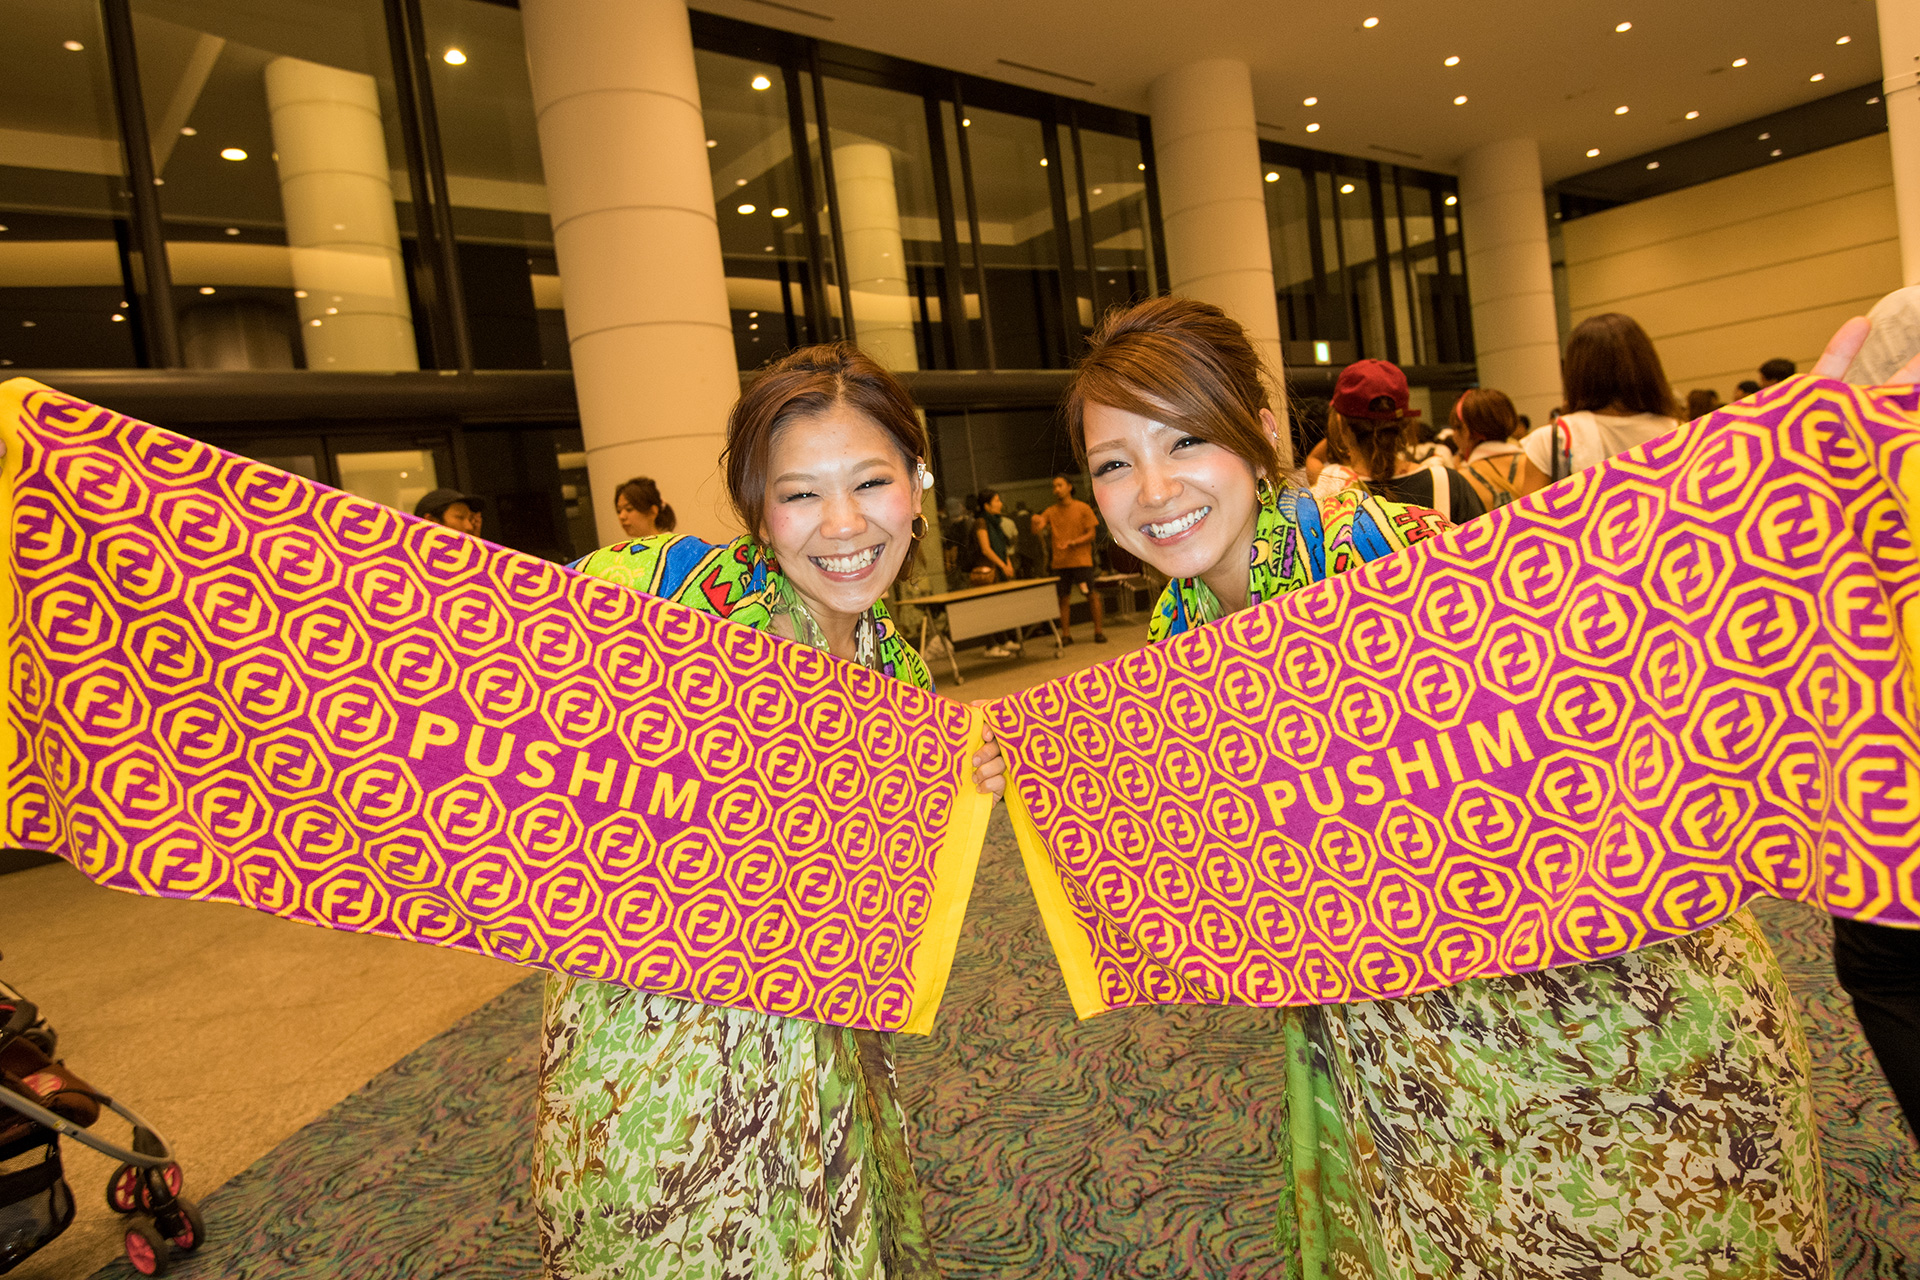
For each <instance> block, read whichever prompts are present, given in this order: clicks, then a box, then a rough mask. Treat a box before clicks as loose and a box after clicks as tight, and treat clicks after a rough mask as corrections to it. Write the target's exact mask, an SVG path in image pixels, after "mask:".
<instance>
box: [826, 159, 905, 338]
mask: <svg viewBox="0 0 1920 1280" xmlns="http://www.w3.org/2000/svg"><path fill="white" fill-rule="evenodd" d="M833 185H834V190H835V191H836V192H837V193H838V195H839V197H840V234H841V238H842V240H844V241H845V243H846V246H847V284H848V286H849V288H851V290H852V291H853V324H854V331H855V333H856V334H857V335H858V336H859V339H860V349H861V350H862V351H865V352H866V353H867V354H868V355H870V356H872V357H873V358H874V359H875V360H878V361H879V362H880V363H881V364H883V365H885V366H887V368H889V369H918V368H919V367H920V349H919V347H918V346H917V345H916V344H915V343H914V340H913V298H912V296H911V293H910V291H909V289H908V288H907V249H906V244H905V243H904V242H903V241H902V239H901V236H900V195H899V192H898V191H896V190H895V189H894V185H893V152H892V151H891V150H890V149H889V148H887V147H886V146H885V145H883V144H881V143H878V142H867V141H860V142H836V143H835V144H834V148H833Z"/></svg>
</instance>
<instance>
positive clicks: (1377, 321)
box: [1332, 161, 1387, 360]
mask: <svg viewBox="0 0 1920 1280" xmlns="http://www.w3.org/2000/svg"><path fill="white" fill-rule="evenodd" d="M1332 186H1333V200H1334V208H1335V210H1336V212H1335V218H1336V219H1337V230H1338V232H1339V235H1340V252H1341V257H1342V260H1343V261H1344V262H1345V263H1346V276H1345V285H1346V294H1347V300H1348V301H1347V305H1348V306H1349V307H1351V308H1352V310H1353V314H1354V315H1355V316H1356V317H1357V319H1358V322H1359V332H1358V337H1359V351H1358V353H1357V354H1358V355H1359V356H1362V357H1373V358H1375V359H1381V360H1384V359H1386V358H1387V334H1386V326H1385V325H1384V324H1383V323H1382V320H1381V315H1380V268H1381V264H1380V262H1379V255H1378V253H1377V252H1376V250H1375V247H1374V239H1373V197H1372V194H1371V192H1370V191H1369V190H1368V185H1367V175H1366V171H1365V169H1364V167H1363V166H1362V165H1361V164H1359V163H1358V162H1357V161H1341V162H1338V167H1337V168H1336V169H1335V171H1334V173H1333V177H1332Z"/></svg>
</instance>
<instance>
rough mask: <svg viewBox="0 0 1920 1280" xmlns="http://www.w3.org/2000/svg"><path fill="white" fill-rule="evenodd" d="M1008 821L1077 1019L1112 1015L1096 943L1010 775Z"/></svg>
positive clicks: (1008, 782)
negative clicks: (1099, 970) (1095, 961)
mask: <svg viewBox="0 0 1920 1280" xmlns="http://www.w3.org/2000/svg"><path fill="white" fill-rule="evenodd" d="M1007 816H1008V817H1010V818H1012V819H1013V836H1014V839H1015V840H1016V841H1017V842H1018V843H1019V845H1020V860H1021V861H1022V862H1024V863H1025V864H1026V868H1027V883H1028V884H1029V885H1031V886H1032V887H1033V898H1034V901H1035V902H1036V903H1037V904H1038V905H1039V907H1040V922H1041V923H1042V924H1044V925H1045V926H1046V928H1047V941H1049V942H1051V943H1052V944H1053V955H1054V959H1055V960H1056V961H1058V962H1059V965H1060V976H1061V978H1062V979H1064V980H1065V982H1066V984H1067V997H1068V999H1070V1000H1072V1001H1073V1013H1074V1016H1075V1017H1077V1018H1081V1019H1086V1018H1091V1017H1093V1016H1094V1015H1095V1014H1100V1013H1107V1012H1110V1011H1111V1010H1112V1008H1113V1006H1112V1005H1110V1004H1108V1003H1107V1001H1106V999H1105V997H1104V996H1103V995H1102V994H1101V989H1100V978H1099V974H1098V973H1097V972H1096V971H1095V969H1094V964H1093V944H1092V943H1090V942H1088V941H1087V931H1086V929H1085V928H1084V927H1083V926H1082V925H1081V923H1080V917H1079V916H1078V915H1077V914H1075V912H1074V909H1073V904H1072V903H1070V902H1068V901H1067V891H1066V889H1065V888H1064V887H1063V886H1062V885H1061V883H1060V872H1059V871H1058V870H1057V869H1056V868H1055V867H1054V865H1053V856H1052V855H1051V854H1049V853H1048V852H1047V842H1046V840H1045V839H1043V838H1042V837H1041V835H1040V828H1039V827H1037V826H1035V825H1034V821H1033V817H1032V815H1031V814H1029V813H1028V812H1027V805H1026V802H1025V801H1024V800H1022V799H1021V798H1020V788H1019V786H1018V785H1016V781H1015V779H1014V778H1013V776H1012V773H1011V771H1009V774H1008V778H1007Z"/></svg>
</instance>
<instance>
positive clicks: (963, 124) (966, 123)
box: [960, 118, 973, 129]
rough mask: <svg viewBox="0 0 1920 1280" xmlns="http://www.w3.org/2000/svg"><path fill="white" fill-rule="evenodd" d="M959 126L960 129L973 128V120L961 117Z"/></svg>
mask: <svg viewBox="0 0 1920 1280" xmlns="http://www.w3.org/2000/svg"><path fill="white" fill-rule="evenodd" d="M960 127H961V128H962V129H971V128H973V121H972V120H970V119H964V118H963V119H962V120H961V121H960Z"/></svg>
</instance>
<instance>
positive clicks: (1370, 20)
mask: <svg viewBox="0 0 1920 1280" xmlns="http://www.w3.org/2000/svg"><path fill="white" fill-rule="evenodd" d="M1360 25H1361V26H1363V27H1377V26H1379V25H1380V19H1378V18H1368V19H1367V20H1366V21H1365V22H1363V23H1361V24H1360Z"/></svg>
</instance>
